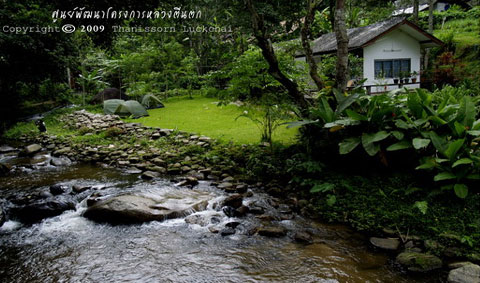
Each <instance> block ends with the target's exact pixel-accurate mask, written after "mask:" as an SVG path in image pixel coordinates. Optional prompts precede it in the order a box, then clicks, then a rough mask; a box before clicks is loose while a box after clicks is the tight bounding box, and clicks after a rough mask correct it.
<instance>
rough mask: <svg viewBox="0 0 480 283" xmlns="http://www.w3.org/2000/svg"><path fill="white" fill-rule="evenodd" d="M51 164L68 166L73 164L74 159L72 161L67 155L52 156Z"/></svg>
mask: <svg viewBox="0 0 480 283" xmlns="http://www.w3.org/2000/svg"><path fill="white" fill-rule="evenodd" d="M50 164H51V165H53V166H68V165H70V164H72V161H70V159H68V158H67V157H60V158H57V157H52V159H50Z"/></svg>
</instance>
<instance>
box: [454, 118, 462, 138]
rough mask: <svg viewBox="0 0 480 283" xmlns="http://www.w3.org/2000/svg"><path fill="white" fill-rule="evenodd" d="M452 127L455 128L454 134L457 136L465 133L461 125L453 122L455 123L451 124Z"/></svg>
mask: <svg viewBox="0 0 480 283" xmlns="http://www.w3.org/2000/svg"><path fill="white" fill-rule="evenodd" d="M453 126H454V127H455V132H456V134H457V136H461V135H462V134H463V133H464V132H465V126H464V125H463V124H460V123H458V122H457V121H455V123H453Z"/></svg>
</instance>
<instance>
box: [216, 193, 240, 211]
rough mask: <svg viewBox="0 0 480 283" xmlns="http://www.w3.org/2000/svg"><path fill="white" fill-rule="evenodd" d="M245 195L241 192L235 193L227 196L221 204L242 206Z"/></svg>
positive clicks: (235, 206)
mask: <svg viewBox="0 0 480 283" xmlns="http://www.w3.org/2000/svg"><path fill="white" fill-rule="evenodd" d="M242 202H243V197H242V195H240V194H234V195H231V196H228V197H227V198H225V199H224V200H223V202H222V204H221V206H231V207H233V208H239V207H240V206H242Z"/></svg>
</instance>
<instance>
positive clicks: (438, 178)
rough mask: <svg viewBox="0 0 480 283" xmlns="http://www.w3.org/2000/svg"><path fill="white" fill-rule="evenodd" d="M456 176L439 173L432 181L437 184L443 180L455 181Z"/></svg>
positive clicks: (448, 173)
mask: <svg viewBox="0 0 480 283" xmlns="http://www.w3.org/2000/svg"><path fill="white" fill-rule="evenodd" d="M455 178H456V176H455V175H454V174H452V173H450V172H442V173H439V174H437V175H435V177H433V180H434V181H436V182H438V181H443V180H451V179H455Z"/></svg>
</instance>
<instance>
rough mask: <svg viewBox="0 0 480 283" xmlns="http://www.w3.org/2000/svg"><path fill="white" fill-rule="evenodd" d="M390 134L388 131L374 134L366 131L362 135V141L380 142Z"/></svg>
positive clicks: (364, 142) (365, 142)
mask: <svg viewBox="0 0 480 283" xmlns="http://www.w3.org/2000/svg"><path fill="white" fill-rule="evenodd" d="M388 136H390V134H389V133H388V132H386V131H379V132H376V133H374V134H368V133H364V134H363V135H362V143H363V144H369V143H374V142H379V141H382V140H384V139H386V138H388Z"/></svg>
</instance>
